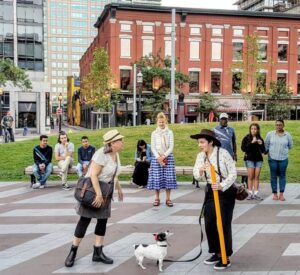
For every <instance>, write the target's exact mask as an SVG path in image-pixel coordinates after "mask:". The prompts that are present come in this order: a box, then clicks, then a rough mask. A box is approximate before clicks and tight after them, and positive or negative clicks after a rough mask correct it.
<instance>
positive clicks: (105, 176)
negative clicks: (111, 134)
mask: <svg viewBox="0 0 300 275" xmlns="http://www.w3.org/2000/svg"><path fill="white" fill-rule="evenodd" d="M103 150H104V147H102V148H100V149H98V150H97V151H96V152H95V154H94V155H93V158H92V160H93V161H94V162H95V163H96V164H98V165H100V166H102V171H101V173H100V174H99V175H98V180H99V181H105V182H110V181H111V180H112V177H113V175H114V173H115V170H116V166H117V163H116V162H115V161H114V160H113V159H112V158H111V156H110V154H109V153H108V154H104V151H103ZM117 162H118V170H117V173H116V176H115V180H116V179H117V177H118V175H119V174H120V172H121V162H120V157H119V154H118V153H117ZM90 176H91V166H90V167H89V170H88V172H87V174H86V177H90Z"/></svg>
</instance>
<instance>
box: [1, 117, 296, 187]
mask: <svg viewBox="0 0 300 275" xmlns="http://www.w3.org/2000/svg"><path fill="white" fill-rule="evenodd" d="M274 124H275V123H274V122H273V121H271V122H260V125H261V134H262V136H263V137H265V136H266V134H267V132H268V131H270V130H273V129H274ZM285 124H286V126H285V129H286V130H287V131H288V132H289V133H290V134H291V135H292V137H293V140H294V148H293V149H292V150H291V151H290V154H289V166H288V172H287V179H288V182H300V173H299V169H300V158H299V156H298V157H297V155H298V154H297V152H299V149H300V145H299V142H298V141H299V139H300V130H299V128H300V121H287V122H286V123H285ZM215 125H217V124H216V123H194V124H175V125H170V128H171V129H172V130H173V131H174V136H175V149H174V156H175V161H176V164H177V165H194V162H195V159H196V155H197V153H198V152H199V149H198V146H197V143H196V141H195V140H193V139H191V138H190V135H191V134H195V133H198V132H200V130H201V129H203V128H208V129H211V128H213V127H214V126H215ZM249 125H250V123H248V122H230V126H232V127H234V128H235V130H236V134H237V144H238V166H244V161H243V156H244V155H243V153H242V152H241V149H240V146H241V141H242V139H243V137H244V136H245V135H246V134H247V133H248V128H249ZM154 129H155V125H151V126H139V127H120V128H119V131H120V132H121V134H122V135H124V136H125V148H124V150H123V151H122V152H121V162H122V165H129V164H133V163H134V151H135V148H136V143H137V140H138V139H145V140H146V142H150V137H151V132H152V131H153V130H154ZM106 131H107V129H103V130H97V131H83V132H80V133H74V134H70V135H69V137H70V140H71V141H72V142H73V143H74V144H75V149H76V154H75V163H76V161H77V148H78V147H79V146H80V138H81V136H82V135H87V136H89V138H90V143H91V144H92V145H94V146H96V147H97V148H99V147H100V146H102V135H103V134H104V133H105V132H106ZM38 142H39V141H38V139H32V140H26V141H22V142H15V143H8V144H0V181H19V180H28V177H27V176H24V175H23V171H24V167H26V166H28V165H31V164H32V163H33V158H32V155H33V153H32V149H33V147H34V146H35V145H36V144H38ZM56 142H57V137H56V136H51V137H50V138H49V144H50V145H51V146H52V147H53V148H54V146H55V144H56ZM53 162H54V164H56V161H54V158H53ZM53 179H54V178H53ZM55 179H56V180H57V179H58V178H57V177H55ZM179 179H182V178H179ZM189 180H190V177H189ZM261 180H262V181H265V182H268V181H269V169H268V165H267V158H266V157H264V165H263V169H262V174H261Z"/></svg>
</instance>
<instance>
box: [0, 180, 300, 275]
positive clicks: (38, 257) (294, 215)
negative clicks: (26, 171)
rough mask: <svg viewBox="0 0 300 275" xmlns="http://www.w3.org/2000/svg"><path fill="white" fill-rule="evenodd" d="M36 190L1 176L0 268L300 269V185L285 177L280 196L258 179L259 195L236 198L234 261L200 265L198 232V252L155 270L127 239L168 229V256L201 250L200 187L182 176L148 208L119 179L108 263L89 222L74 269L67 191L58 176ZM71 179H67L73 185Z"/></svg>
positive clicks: (202, 272) (137, 271)
mask: <svg viewBox="0 0 300 275" xmlns="http://www.w3.org/2000/svg"><path fill="white" fill-rule="evenodd" d="M51 184H52V182H51V183H49V186H48V187H47V188H45V189H38V190H34V189H31V188H29V184H28V183H27V182H18V183H17V182H12V183H6V182H1V183H0V243H1V246H0V259H1V260H0V262H1V265H0V273H1V275H20V274H43V275H48V274H49V275H50V274H85V275H87V274H91V275H92V274H109V275H124V274H125V275H127V274H128V275H129V274H130V275H141V274H142V275H156V274H165V275H174V274H176V275H207V274H216V275H219V274H222V275H224V274H232V275H256V274H259V275H280V274H282V275H290V274H291V275H292V274H293V275H299V274H300V245H299V244H300V227H299V223H300V210H299V205H300V184H288V185H287V188H286V192H285V195H286V199H287V200H286V201H283V202H281V201H273V200H272V194H271V191H270V185H269V184H262V185H261V191H262V194H263V196H264V200H263V201H261V202H258V201H243V202H237V203H236V206H235V209H234V217H233V227H232V228H233V247H234V248H233V250H234V254H233V255H232V256H231V258H230V259H231V263H232V266H231V267H230V268H229V269H228V270H226V271H224V272H218V271H214V270H213V268H212V266H206V265H204V264H203V260H204V259H205V258H206V257H208V248H207V241H206V239H205V238H204V240H203V243H202V247H203V254H202V256H201V257H200V258H199V259H197V260H195V261H192V262H185V263H178V262H173V263H167V262H165V263H164V272H158V267H157V265H156V263H155V261H153V260H148V259H145V260H144V266H145V267H146V268H147V269H146V270H142V269H141V268H140V267H139V266H138V265H137V263H136V260H135V257H134V249H133V245H134V244H138V243H145V244H150V243H153V242H154V239H153V236H152V233H155V232H161V231H165V230H169V231H170V232H171V233H172V234H171V236H170V238H169V240H168V241H169V244H170V246H169V247H168V255H167V258H168V259H173V260H182V259H185V260H186V259H190V258H193V257H194V256H195V255H197V253H198V252H199V249H200V248H199V240H200V230H199V224H198V217H199V211H200V209H201V206H202V202H203V197H204V196H203V193H204V192H203V187H202V186H201V188H200V189H198V188H197V189H196V188H195V187H194V186H193V185H192V184H191V183H189V184H185V183H180V184H179V188H178V189H177V190H174V191H172V200H173V202H174V207H172V208H169V207H167V206H166V205H165V192H163V191H162V192H161V205H160V206H159V207H152V203H153V201H154V194H153V191H149V190H146V189H138V188H136V187H135V186H128V185H126V186H125V185H124V190H123V191H124V202H118V200H117V194H115V200H114V201H113V202H112V216H111V218H110V219H109V220H108V228H107V233H106V237H105V253H106V254H107V256H109V257H112V258H113V259H114V264H112V265H104V264H101V263H95V262H92V252H93V243H94V234H93V232H94V228H95V222H94V221H93V222H92V223H91V225H90V226H89V228H88V231H87V234H86V237H85V238H84V240H83V241H82V243H81V245H80V248H79V250H78V255H77V260H76V262H75V265H74V266H73V267H72V268H66V267H65V266H64V259H65V257H66V256H67V254H68V252H69V250H70V246H71V241H72V237H73V234H74V230H75V227H76V223H77V221H78V216H77V215H76V213H75V210H74V206H75V199H74V194H73V192H72V191H65V190H62V189H61V186H60V184H59V181H57V182H53V185H51ZM74 184H75V182H72V185H74Z"/></svg>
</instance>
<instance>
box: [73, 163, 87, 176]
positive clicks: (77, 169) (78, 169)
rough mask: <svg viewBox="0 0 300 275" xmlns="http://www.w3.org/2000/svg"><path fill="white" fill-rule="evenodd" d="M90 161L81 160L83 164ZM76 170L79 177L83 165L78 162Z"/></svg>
mask: <svg viewBox="0 0 300 275" xmlns="http://www.w3.org/2000/svg"><path fill="white" fill-rule="evenodd" d="M89 163H90V162H89V161H83V164H86V165H88V164H89ZM76 171H77V175H78V176H79V177H82V173H83V165H82V164H81V163H78V164H77V166H76Z"/></svg>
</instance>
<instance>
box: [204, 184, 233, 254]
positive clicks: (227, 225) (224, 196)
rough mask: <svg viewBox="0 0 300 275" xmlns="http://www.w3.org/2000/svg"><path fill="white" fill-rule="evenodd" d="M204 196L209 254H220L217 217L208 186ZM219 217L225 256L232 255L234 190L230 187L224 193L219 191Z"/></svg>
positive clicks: (211, 193) (209, 186)
mask: <svg viewBox="0 0 300 275" xmlns="http://www.w3.org/2000/svg"><path fill="white" fill-rule="evenodd" d="M206 189H207V194H206V203H205V208H204V221H205V232H206V237H207V242H208V248H209V253H215V254H217V253H219V254H220V253H221V248H220V241H219V233H218V229H217V216H216V210H215V203H214V197H213V191H212V188H211V185H210V184H208V185H207V187H206ZM219 199H220V208H221V216H222V223H223V232H224V239H225V247H226V255H227V256H228V257H229V256H231V255H232V253H233V251H232V230H231V223H232V215H233V209H234V205H235V190H234V188H233V187H232V186H231V187H230V188H229V189H227V190H226V191H225V192H222V191H219Z"/></svg>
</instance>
